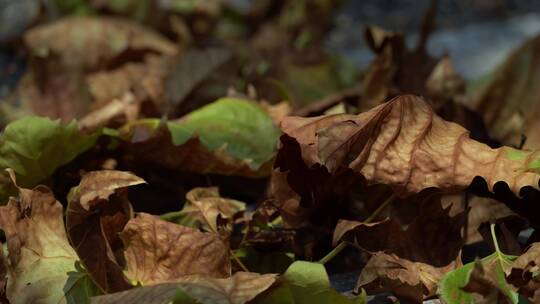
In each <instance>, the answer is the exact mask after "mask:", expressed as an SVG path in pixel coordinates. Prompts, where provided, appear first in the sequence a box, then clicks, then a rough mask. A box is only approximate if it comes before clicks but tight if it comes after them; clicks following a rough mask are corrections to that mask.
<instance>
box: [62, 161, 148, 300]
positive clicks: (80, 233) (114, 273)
mask: <svg viewBox="0 0 540 304" xmlns="http://www.w3.org/2000/svg"><path fill="white" fill-rule="evenodd" d="M142 183H145V181H144V180H143V179H142V178H140V177H137V176H135V175H134V174H132V173H129V172H122V171H113V170H103V171H93V172H89V173H87V174H85V175H84V176H83V178H82V180H81V182H80V183H79V185H78V186H77V187H74V188H73V189H71V191H70V193H69V196H68V207H67V211H66V226H67V232H68V236H69V239H70V242H71V244H72V245H73V247H74V248H75V250H76V251H77V254H78V255H79V257H80V259H81V262H82V263H83V265H84V266H85V268H86V269H87V270H88V273H89V274H90V275H91V276H92V278H93V279H94V281H95V282H96V284H97V285H99V287H100V288H101V289H102V290H104V291H106V292H114V291H120V290H125V289H128V288H129V287H130V284H129V283H128V281H127V280H126V278H125V277H124V275H123V272H122V266H121V265H122V264H123V263H122V262H123V261H122V260H121V258H122V255H121V252H122V241H121V240H120V238H119V237H118V233H119V232H121V231H122V229H123V228H124V226H125V225H126V223H127V222H128V221H129V219H131V218H132V217H133V215H132V214H133V210H132V208H131V204H130V203H129V201H128V199H127V187H129V186H133V185H139V184H142Z"/></svg>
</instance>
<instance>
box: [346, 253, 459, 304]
mask: <svg viewBox="0 0 540 304" xmlns="http://www.w3.org/2000/svg"><path fill="white" fill-rule="evenodd" d="M459 266H460V265H459V264H458V263H457V262H451V263H450V264H448V265H445V266H442V267H434V266H432V265H429V264H424V263H418V262H412V261H409V260H407V259H402V258H400V257H398V256H397V255H395V254H386V253H383V252H377V253H375V254H374V255H373V256H372V257H371V259H370V260H369V261H368V263H367V265H366V266H365V267H364V269H363V270H362V273H361V274H360V277H359V278H358V283H357V284H356V290H357V291H358V292H360V290H361V289H362V288H363V289H365V290H366V291H367V292H368V293H369V294H372V293H373V294H376V293H382V292H392V293H394V294H395V295H396V296H398V297H399V298H400V299H407V300H409V301H412V303H422V300H423V299H425V298H428V297H430V296H433V295H435V293H436V291H437V285H438V282H439V280H440V279H441V278H442V277H443V275H444V274H445V273H446V272H448V271H451V270H453V269H455V268H456V267H459Z"/></svg>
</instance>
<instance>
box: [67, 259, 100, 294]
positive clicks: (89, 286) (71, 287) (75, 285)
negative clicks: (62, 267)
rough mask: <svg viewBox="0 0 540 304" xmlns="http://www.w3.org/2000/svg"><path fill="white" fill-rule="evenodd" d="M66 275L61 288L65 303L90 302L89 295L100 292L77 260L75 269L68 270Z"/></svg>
mask: <svg viewBox="0 0 540 304" xmlns="http://www.w3.org/2000/svg"><path fill="white" fill-rule="evenodd" d="M67 275H68V279H67V281H66V284H65V285H64V288H63V291H64V294H65V296H66V301H67V303H74V304H75V303H82V304H84V303H90V297H92V296H95V295H99V294H101V291H100V290H99V288H98V287H97V286H96V285H95V284H94V282H93V281H92V279H91V278H90V275H89V274H88V273H87V272H86V270H85V269H84V268H83V267H82V265H81V264H80V262H79V261H76V262H75V271H69V272H68V273H67Z"/></svg>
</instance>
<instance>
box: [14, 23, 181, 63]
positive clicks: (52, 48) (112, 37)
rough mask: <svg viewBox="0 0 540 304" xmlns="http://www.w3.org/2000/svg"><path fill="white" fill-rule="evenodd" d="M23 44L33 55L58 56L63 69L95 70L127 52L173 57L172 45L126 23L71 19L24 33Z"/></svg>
mask: <svg viewBox="0 0 540 304" xmlns="http://www.w3.org/2000/svg"><path fill="white" fill-rule="evenodd" d="M24 41H25V43H26V45H27V46H28V48H29V49H30V50H31V51H32V53H33V54H34V55H35V56H38V57H43V58H47V57H50V56H58V57H59V58H60V59H61V60H62V64H63V65H64V66H72V67H89V68H92V67H94V68H95V67H98V66H99V65H103V64H107V63H110V62H111V61H112V60H114V59H116V58H118V57H119V56H121V55H122V54H125V53H128V52H150V51H151V52H155V53H159V54H164V55H174V54H176V52H177V51H178V50H177V48H176V46H175V45H174V43H172V42H171V41H169V40H167V39H166V38H164V37H163V36H161V35H160V34H158V33H157V32H154V31H153V30H152V29H148V28H145V27H144V26H142V25H140V24H138V23H136V22H132V21H129V20H123V19H115V18H107V17H100V18H96V17H82V16H73V17H67V18H62V19H60V20H58V21H56V22H53V23H50V24H45V25H42V26H39V27H36V28H33V29H31V30H30V31H28V32H26V34H25V36H24Z"/></svg>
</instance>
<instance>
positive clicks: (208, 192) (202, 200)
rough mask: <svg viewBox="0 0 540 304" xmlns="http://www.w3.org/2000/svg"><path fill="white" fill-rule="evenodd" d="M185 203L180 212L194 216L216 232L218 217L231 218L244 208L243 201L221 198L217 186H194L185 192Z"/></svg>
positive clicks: (204, 225)
mask: <svg viewBox="0 0 540 304" xmlns="http://www.w3.org/2000/svg"><path fill="white" fill-rule="evenodd" d="M186 199H187V202H186V205H184V208H183V209H182V211H181V212H183V213H185V214H187V215H189V216H191V217H193V218H196V219H197V220H198V221H199V222H200V223H201V225H202V226H203V227H205V228H206V229H207V230H209V231H211V232H214V233H217V232H218V219H226V220H232V218H233V216H234V215H235V214H236V213H238V212H240V211H243V210H245V209H246V205H245V203H242V202H240V201H237V200H233V199H227V198H222V197H221V196H220V195H219V191H218V188H216V187H210V188H195V189H192V190H190V191H189V192H188V193H187V194H186Z"/></svg>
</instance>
